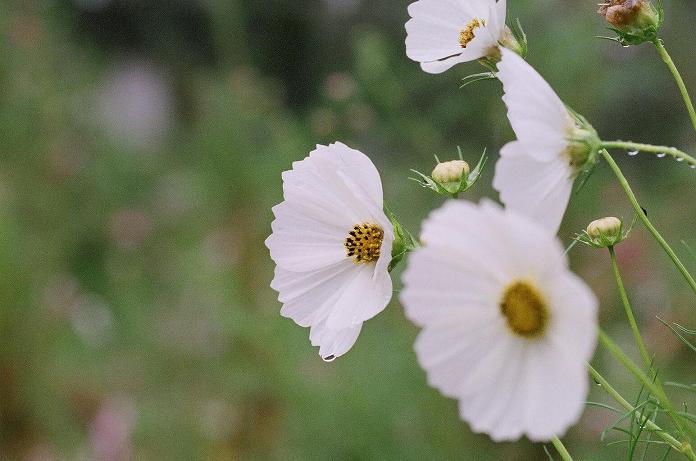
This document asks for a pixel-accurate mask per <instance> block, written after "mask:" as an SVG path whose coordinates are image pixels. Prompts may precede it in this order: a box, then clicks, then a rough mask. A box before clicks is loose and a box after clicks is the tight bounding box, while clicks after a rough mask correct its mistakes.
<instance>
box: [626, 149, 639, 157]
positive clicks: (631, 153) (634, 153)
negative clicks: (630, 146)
mask: <svg viewBox="0 0 696 461" xmlns="http://www.w3.org/2000/svg"><path fill="white" fill-rule="evenodd" d="M628 155H630V156H631V157H635V156H636V155H638V151H637V150H632V151H631V152H629V153H628Z"/></svg>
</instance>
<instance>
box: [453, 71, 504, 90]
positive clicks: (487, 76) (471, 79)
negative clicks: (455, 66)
mask: <svg viewBox="0 0 696 461" xmlns="http://www.w3.org/2000/svg"><path fill="white" fill-rule="evenodd" d="M495 79H496V76H495V74H494V73H493V72H481V73H480V74H472V75H467V76H466V77H464V78H463V79H462V82H464V83H462V84H461V85H460V86H459V89H460V90H461V89H462V88H464V87H466V86H469V85H471V84H472V83H476V82H481V81H483V80H495Z"/></svg>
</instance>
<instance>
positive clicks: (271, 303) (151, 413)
mask: <svg viewBox="0 0 696 461" xmlns="http://www.w3.org/2000/svg"><path fill="white" fill-rule="evenodd" d="M408 3H409V2H407V1H394V0H369V1H368V0H295V1H290V0H266V1H251V0H246V1H240V0H199V1H194V0H159V1H154V0H150V1H145V0H142V1H140V0H130V1H129V0H1V1H0V155H1V158H2V163H1V168H0V459H2V460H32V461H44V460H45V461H49V460H106V461H125V460H130V459H135V460H197V459H204V460H208V459H210V460H237V459H240V460H266V459H268V460H286V459H307V460H315V459H316V460H328V459H332V460H363V459H380V460H421V459H462V460H537V459H539V460H543V459H547V457H546V455H545V454H544V449H543V446H541V445H534V444H531V443H529V442H527V441H520V442H518V443H514V444H513V443H506V444H494V443H492V442H491V441H490V439H489V438H488V437H486V436H481V435H472V434H471V433H470V431H469V428H468V427H467V425H466V424H465V423H463V422H461V421H460V420H459V418H458V415H457V408H456V402H455V401H453V400H449V399H446V398H444V397H442V396H440V395H439V394H438V393H437V392H436V391H435V390H433V389H431V388H429V387H428V386H427V385H426V381H425V375H424V372H423V371H422V370H421V369H420V368H419V367H418V365H417V363H416V360H415V355H414V353H413V351H412V343H413V340H414V338H415V336H416V334H417V330H416V329H415V327H413V326H412V325H411V324H409V323H408V322H407V321H406V320H405V318H404V316H403V313H402V308H401V306H400V305H399V304H398V302H396V301H393V302H392V304H391V305H390V306H389V307H388V308H387V309H386V310H385V311H384V312H383V313H382V314H380V315H379V316H378V317H377V318H375V319H373V320H371V321H369V322H367V323H366V324H365V327H364V328H363V333H362V335H361V337H360V339H359V341H358V342H357V344H356V345H355V347H354V348H353V350H351V352H350V353H349V354H347V355H346V356H344V357H342V358H341V359H339V360H337V361H335V362H333V363H330V364H327V363H324V362H322V361H321V360H320V358H319V356H318V355H317V350H316V349H314V348H312V347H311V346H310V344H309V340H308V330H305V329H302V328H300V327H298V326H296V325H294V324H293V323H292V321H290V320H288V319H284V318H282V317H281V316H280V315H279V309H280V304H279V303H278V302H277V301H276V293H275V292H273V291H272V290H271V289H270V288H269V282H270V280H271V279H272V274H273V264H272V261H271V260H270V258H269V255H268V252H267V250H266V248H265V247H264V245H263V241H264V239H265V238H266V237H267V235H268V234H269V233H270V222H271V220H272V214H271V206H272V205H274V204H276V203H278V202H280V201H281V200H282V190H281V179H280V173H281V172H282V171H284V170H286V169H289V168H290V165H291V162H293V161H295V160H299V159H302V158H303V157H304V156H306V155H307V153H308V152H309V151H310V150H311V149H312V148H313V146H314V144H316V143H329V142H332V141H335V140H341V141H343V142H345V143H347V144H349V145H350V146H352V147H355V148H358V149H360V150H362V151H363V152H365V153H367V154H368V155H369V156H370V157H371V158H372V159H373V160H374V162H375V163H376V164H377V166H378V168H379V169H380V171H381V174H382V177H383V180H384V190H385V196H386V200H387V202H388V203H389V205H390V206H391V208H392V209H393V210H394V211H395V212H396V213H397V214H398V215H399V216H400V217H401V220H402V222H404V223H405V224H406V225H407V226H408V227H409V228H410V229H411V230H412V231H414V232H417V231H418V229H419V224H420V221H421V220H422V219H423V218H424V217H425V216H427V214H428V212H429V211H430V210H431V209H433V208H435V207H437V206H439V205H440V204H441V202H442V199H441V198H439V197H437V196H434V195H433V194H430V193H428V192H427V191H426V190H424V189H421V188H419V187H418V185H417V184H415V183H414V182H411V181H408V180H406V178H407V177H408V176H409V171H408V170H409V168H416V169H419V170H421V171H430V169H432V167H433V154H437V155H439V156H440V158H448V157H454V156H455V155H456V146H458V145H459V146H461V147H462V149H463V152H464V155H465V157H466V159H467V160H470V161H472V162H473V161H474V160H475V159H476V158H478V156H479V155H480V153H481V151H482V150H483V149H484V148H488V150H489V152H490V153H491V155H492V159H491V160H493V161H495V159H496V158H497V152H498V150H499V149H500V147H501V146H502V145H503V144H504V143H505V142H507V141H510V140H512V139H513V134H512V131H511V129H510V127H509V124H508V122H507V120H506V118H505V109H504V106H503V104H502V102H501V101H500V95H501V88H500V85H499V84H498V83H496V82H483V83H479V84H476V85H474V86H469V87H466V88H464V89H459V88H458V87H459V83H460V79H461V78H462V77H464V76H466V75H468V74H471V73H476V72H479V71H480V67H478V66H477V64H476V63H470V64H466V65H460V66H457V67H455V68H454V69H452V70H451V71H449V72H447V73H445V74H442V75H438V76H432V75H427V74H425V73H423V72H422V71H421V70H420V68H419V66H418V65H417V64H416V63H414V62H411V61H410V60H409V59H408V58H407V57H406V55H405V47H404V38H405V31H404V23H405V21H406V20H407V19H408V15H407V11H406V7H407V4H408ZM595 3H596V2H594V1H590V0H583V1H580V2H568V1H566V0H543V1H540V0H535V1H533V0H517V1H514V0H513V1H510V2H509V17H510V18H515V17H519V18H520V20H521V21H522V24H523V25H524V27H525V30H526V32H527V34H528V36H529V41H530V56H529V61H530V62H531V63H532V64H533V65H534V66H535V67H536V68H537V69H538V70H539V71H540V72H541V73H542V74H543V75H544V76H545V77H546V78H547V79H548V81H549V82H550V83H551V84H552V86H554V88H555V89H556V90H557V92H558V93H559V94H560V95H561V97H562V98H563V99H564V100H565V101H566V102H567V103H568V104H569V105H571V106H572V107H574V108H575V109H576V110H578V111H579V112H580V113H583V114H584V115H585V116H586V117H588V118H589V119H590V120H591V121H592V123H593V124H594V126H595V127H596V128H597V130H598V131H599V133H600V135H601V136H603V137H604V138H605V139H613V138H623V139H633V140H635V141H646V142H652V143H665V144H669V145H675V146H678V147H681V148H683V149H684V150H687V151H689V152H691V153H693V152H694V151H696V136H694V133H693V132H692V131H691V129H690V126H689V123H688V119H687V116H686V113H685V110H684V109H683V105H682V103H681V100H680V99H679V96H678V93H677V90H676V87H675V85H674V83H673V82H672V80H671V79H670V75H669V73H668V72H667V70H666V69H665V68H664V67H663V65H662V63H661V62H660V60H659V58H658V56H657V54H656V52H655V50H654V49H652V48H651V47H650V46H647V45H645V46H642V47H634V48H622V47H621V46H619V45H617V44H615V43H612V42H608V41H602V40H599V39H597V38H595V36H597V35H607V34H608V31H606V29H605V26H604V24H603V23H602V18H601V17H599V16H598V15H596V14H595V13H594V10H595V9H596V4H595ZM665 7H666V9H667V21H666V26H665V29H664V34H663V35H664V38H665V41H666V44H667V47H668V48H669V49H670V50H671V52H672V54H673V57H674V59H675V61H676V62H677V64H678V66H679V67H680V68H681V70H682V72H683V74H684V76H685V79H686V81H687V85H689V86H690V87H691V88H692V89H693V90H694V91H695V92H696V59H694V49H693V43H694V27H693V24H695V23H696V9H694V7H693V0H665ZM617 158H618V160H619V162H620V165H621V166H622V167H623V168H624V169H625V173H626V175H627V176H628V178H629V180H630V181H632V183H633V184H634V186H635V189H636V192H637V194H638V196H639V198H640V200H641V202H642V203H643V206H644V207H645V208H646V209H647V210H648V212H649V213H650V216H651V217H652V218H653V219H654V222H655V223H657V225H658V227H659V228H661V229H662V230H664V234H665V236H666V237H667V239H668V240H669V241H670V242H673V243H674V246H675V248H676V249H677V250H678V252H679V253H680V255H683V256H684V258H689V255H688V252H687V250H686V247H685V246H684V245H682V244H680V241H681V240H685V241H686V242H687V243H690V244H691V246H692V247H693V248H696V233H695V232H696V200H694V199H693V198H694V197H695V192H696V172H694V171H693V170H689V169H688V168H686V167H685V166H684V165H683V164H678V163H676V162H673V161H670V160H666V159H663V160H660V159H656V158H655V157H650V156H645V157H643V156H638V157H628V156H626V155H625V154H624V153H617ZM492 165H493V162H491V164H490V166H489V168H488V169H487V171H486V172H485V173H484V176H483V179H482V181H481V182H480V183H479V184H478V185H477V186H476V187H475V188H474V190H473V191H471V192H468V193H467V197H466V198H470V199H475V200H478V198H480V197H482V196H489V197H493V198H496V197H497V196H496V194H495V192H494V191H493V190H492V189H491V187H490V184H491V180H492V171H493V170H492ZM603 215H618V216H624V217H627V218H629V219H630V218H631V217H632V213H631V209H630V207H629V205H628V202H627V201H626V199H625V197H624V196H623V195H622V191H621V190H620V189H619V188H618V186H617V184H616V182H615V181H614V180H613V177H612V176H611V175H610V172H609V171H608V168H607V167H606V165H600V167H599V168H598V170H597V171H596V173H595V174H594V175H593V176H592V177H591V179H590V181H589V183H588V184H587V186H586V187H585V188H584V189H583V190H582V191H581V192H580V193H579V194H578V195H577V196H576V197H574V198H573V200H572V203H571V206H570V209H569V212H568V215H567V217H566V220H565V222H564V226H563V228H562V230H561V233H560V235H561V237H562V238H563V240H564V241H565V242H569V241H570V239H571V238H572V236H573V235H574V233H575V232H578V231H579V230H580V229H582V228H584V227H585V226H586V224H587V223H588V222H589V221H590V220H592V219H594V218H597V217H600V216H603ZM570 257H571V260H572V263H573V266H574V268H575V269H576V270H577V271H578V272H579V273H580V274H581V275H582V277H583V278H584V279H585V280H586V281H587V282H588V283H589V284H590V285H591V286H592V287H593V289H594V290H595V291H596V293H597V294H598V296H599V298H600V299H601V301H602V310H601V322H602V324H603V325H604V326H605V327H606V328H607V329H608V330H609V331H610V333H611V334H612V336H613V337H614V338H616V339H617V340H618V341H620V342H621V343H622V344H625V346H626V348H627V349H628V350H630V351H631V352H632V353H633V348H632V345H631V340H630V335H629V331H628V328H627V326H626V324H625V323H624V321H623V316H622V311H621V308H620V305H619V304H618V297H617V293H616V290H615V288H614V285H613V281H612V279H611V277H610V275H611V274H610V268H609V265H608V260H607V255H605V254H604V253H602V252H598V251H596V250H590V249H588V248H584V247H583V248H580V247H576V248H575V249H573V250H572V251H571V253H570ZM619 257H620V260H621V263H622V264H623V267H624V271H625V276H626V283H627V286H628V288H629V290H630V294H631V297H632V299H633V300H634V302H635V307H636V309H637V310H638V316H639V320H640V322H641V325H642V327H643V330H644V332H645V335H646V341H647V343H648V346H649V349H650V350H651V351H653V352H654V353H655V354H656V363H657V364H658V366H659V367H660V368H661V370H662V371H661V373H662V376H663V378H664V379H665V380H682V381H687V382H693V377H694V372H695V371H696V370H695V367H694V360H693V359H694V356H693V353H690V351H688V350H687V349H686V348H685V347H683V346H682V345H681V344H680V343H679V342H678V341H676V340H675V339H674V338H673V337H672V336H671V334H670V333H669V331H668V330H667V329H666V328H665V327H664V326H662V325H661V324H660V323H659V322H658V321H657V320H656V318H655V316H656V315H659V316H661V318H663V319H665V320H668V321H677V322H680V323H681V324H683V325H685V326H687V327H691V328H694V327H696V324H695V323H694V315H693V312H694V311H693V308H694V301H693V297H692V295H691V294H690V292H689V291H688V288H687V286H686V284H684V283H683V281H682V280H681V279H680V276H679V274H678V273H677V272H676V271H675V270H674V269H673V267H671V266H670V264H669V261H668V260H667V259H666V257H665V256H664V254H662V253H661V252H660V250H659V248H658V247H657V246H656V245H655V244H654V242H653V241H652V240H650V237H649V236H648V235H647V234H646V233H645V232H644V231H643V229H642V228H640V227H638V228H637V229H636V230H635V232H634V233H633V234H632V236H631V239H630V240H629V241H627V242H626V243H624V244H622V245H621V247H620V248H619ZM687 262H688V265H689V267H690V269H692V270H694V271H696V259H694V258H690V259H687ZM397 277H398V273H397ZM596 363H597V366H598V367H599V368H600V369H601V370H602V371H603V372H605V373H606V375H607V376H609V377H610V379H611V380H613V381H614V382H615V383H616V384H617V385H618V386H619V387H620V388H621V389H622V391H624V392H625V393H626V395H627V396H629V397H631V396H635V393H636V390H637V388H636V386H635V384H633V383H632V382H631V381H630V380H629V379H628V378H627V377H626V373H625V372H623V371H622V369H620V368H619V367H618V366H617V364H616V363H615V362H613V361H611V360H610V359H609V358H607V357H606V356H605V354H603V353H599V352H598V354H597V357H596ZM689 380H691V381H689ZM673 395H674V396H675V401H676V402H681V399H686V398H687V397H688V396H687V395H680V394H678V393H674V394H673ZM591 399H592V400H598V401H605V402H606V401H607V400H606V398H605V397H604V395H602V393H601V392H598V391H597V390H593V395H592V396H591ZM692 400H693V399H692ZM615 419H616V417H615V416H614V415H612V414H611V413H610V412H608V411H607V410H604V409H601V408H588V409H587V411H586V412H585V414H584V416H583V419H582V420H581V421H580V422H579V424H578V425H577V426H576V427H574V428H573V429H572V430H571V431H570V433H569V434H568V436H567V438H566V440H567V445H568V447H569V449H570V451H571V452H572V453H573V454H574V455H575V456H576V457H577V459H588V460H589V459H592V460H615V459H625V453H626V445H625V444H620V443H619V444H615V445H609V446H607V444H608V443H609V442H612V441H620V440H622V438H624V435H623V434H621V433H619V432H616V431H611V432H610V433H609V434H608V436H607V438H606V439H605V440H604V441H601V440H600V435H601V432H602V430H603V429H605V428H606V427H607V426H609V425H611V424H612V423H613V421H614V420H615ZM552 452H553V451H552ZM661 453H662V450H655V451H652V450H651V451H650V452H648V455H647V457H646V459H655V458H657V459H659V455H660V454H661ZM669 459H676V456H675V457H670V458H669Z"/></svg>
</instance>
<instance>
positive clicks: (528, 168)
mask: <svg viewBox="0 0 696 461" xmlns="http://www.w3.org/2000/svg"><path fill="white" fill-rule="evenodd" d="M574 176H575V172H574V170H573V168H572V167H571V166H570V165H569V164H568V162H567V161H566V160H564V159H563V158H561V157H557V158H555V159H552V160H549V161H542V162H540V161H538V160H537V159H536V158H535V157H533V156H531V155H529V154H527V150H526V148H525V146H524V145H523V144H522V143H521V142H519V141H513V142H511V143H508V144H506V145H505V146H504V147H503V149H502V150H501V152H500V160H498V162H497V163H496V166H495V177H494V178H493V188H494V189H496V190H497V191H498V192H500V200H501V201H502V202H503V203H504V204H505V206H506V207H507V208H509V209H512V210H514V211H516V212H518V213H520V214H522V215H525V216H528V217H530V218H532V219H534V220H535V221H537V222H538V223H540V224H541V225H543V226H544V227H546V228H547V229H548V230H549V231H550V232H551V233H553V234H555V233H557V232H558V228H559V227H560V225H561V221H562V220H563V215H564V214H565V211H566V208H567V206H568V201H569V200H570V194H571V192H572V189H573V181H574V179H575V178H574Z"/></svg>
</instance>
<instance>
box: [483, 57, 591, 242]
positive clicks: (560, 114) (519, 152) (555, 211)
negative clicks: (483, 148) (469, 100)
mask: <svg viewBox="0 0 696 461" xmlns="http://www.w3.org/2000/svg"><path fill="white" fill-rule="evenodd" d="M501 54H502V59H501V61H500V62H499V63H498V70H499V72H498V74H497V76H498V79H499V80H500V81H501V82H502V83H503V89H504V91H505V95H504V96H503V101H504V102H505V105H506V106H507V108H508V119H509V120H510V124H511V125H512V129H513V130H514V131H515V134H516V135H517V140H516V141H513V142H511V143H508V144H506V145H505V146H504V147H503V148H502V150H501V151H500V160H499V161H498V163H497V164H496V168H495V177H494V179H493V187H494V188H495V189H496V190H497V191H498V192H500V200H501V201H502V202H503V203H504V204H505V206H506V207H507V208H511V209H513V210H515V211H517V212H519V213H522V214H524V215H527V216H529V217H531V218H533V219H535V220H536V221H538V222H539V223H540V224H542V225H543V226H545V227H546V228H547V229H549V230H550V231H552V232H553V233H556V232H557V231H558V228H559V227H560V225H561V220H562V219H563V215H564V214H565V210H566V207H567V206H568V201H569V199H570V193H571V191H572V188H573V182H574V180H575V177H576V175H577V173H578V171H579V167H581V166H582V164H583V163H584V161H585V160H586V159H587V156H588V155H589V152H588V151H587V150H586V149H585V148H584V147H583V146H582V145H581V144H578V143H577V142H574V140H575V141H577V140H578V139H577V138H578V137H583V136H584V137H588V139H590V141H592V136H596V133H594V130H592V129H591V127H589V131H587V130H582V129H580V128H578V127H576V123H575V121H574V119H573V118H572V117H571V116H570V114H569V112H568V110H567V109H566V107H565V105H564V104H563V102H562V101H561V99H560V98H559V97H558V96H557V95H556V93H555V92H554V91H553V89H552V88H551V86H549V84H548V83H546V81H545V80H544V79H543V77H541V75H539V73H538V72H537V71H535V70H534V69H533V68H532V66H530V65H529V64H528V63H527V62H526V61H525V60H524V59H522V58H521V57H520V56H518V55H517V54H516V53H514V52H512V51H510V50H507V49H502V50H501Z"/></svg>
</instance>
